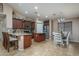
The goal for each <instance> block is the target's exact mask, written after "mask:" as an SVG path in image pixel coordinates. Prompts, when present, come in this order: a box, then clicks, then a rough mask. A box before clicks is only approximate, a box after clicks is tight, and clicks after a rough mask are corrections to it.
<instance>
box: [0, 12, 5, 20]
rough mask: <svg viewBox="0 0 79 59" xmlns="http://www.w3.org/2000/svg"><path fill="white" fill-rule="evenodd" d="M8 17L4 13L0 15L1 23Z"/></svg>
mask: <svg viewBox="0 0 79 59" xmlns="http://www.w3.org/2000/svg"><path fill="white" fill-rule="evenodd" d="M5 17H6V15H5V14H4V13H0V21H1V20H2V19H4V18H5Z"/></svg>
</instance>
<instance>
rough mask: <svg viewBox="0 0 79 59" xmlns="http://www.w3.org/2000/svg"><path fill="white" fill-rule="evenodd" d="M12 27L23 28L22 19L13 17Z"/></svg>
mask: <svg viewBox="0 0 79 59" xmlns="http://www.w3.org/2000/svg"><path fill="white" fill-rule="evenodd" d="M13 28H14V29H22V28H23V21H22V20H21V19H15V18H13Z"/></svg>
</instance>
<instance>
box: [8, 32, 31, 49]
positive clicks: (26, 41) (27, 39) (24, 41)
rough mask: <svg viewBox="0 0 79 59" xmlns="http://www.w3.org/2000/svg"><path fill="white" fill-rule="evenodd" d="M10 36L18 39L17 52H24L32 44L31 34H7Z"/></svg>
mask: <svg viewBox="0 0 79 59" xmlns="http://www.w3.org/2000/svg"><path fill="white" fill-rule="evenodd" d="M9 34H10V35H13V36H17V39H18V50H24V49H25V48H27V47H30V46H31V44H32V34H31V33H9Z"/></svg>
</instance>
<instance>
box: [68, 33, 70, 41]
mask: <svg viewBox="0 0 79 59" xmlns="http://www.w3.org/2000/svg"><path fill="white" fill-rule="evenodd" d="M69 36H70V32H68V34H67V41H69Z"/></svg>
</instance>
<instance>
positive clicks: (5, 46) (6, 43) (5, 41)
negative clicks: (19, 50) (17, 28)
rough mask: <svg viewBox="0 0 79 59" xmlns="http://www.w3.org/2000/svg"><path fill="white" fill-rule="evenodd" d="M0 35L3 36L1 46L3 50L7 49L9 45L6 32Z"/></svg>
mask: <svg viewBox="0 0 79 59" xmlns="http://www.w3.org/2000/svg"><path fill="white" fill-rule="evenodd" d="M2 34H3V46H4V48H5V49H7V48H8V43H9V34H8V33H7V32H2Z"/></svg>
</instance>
